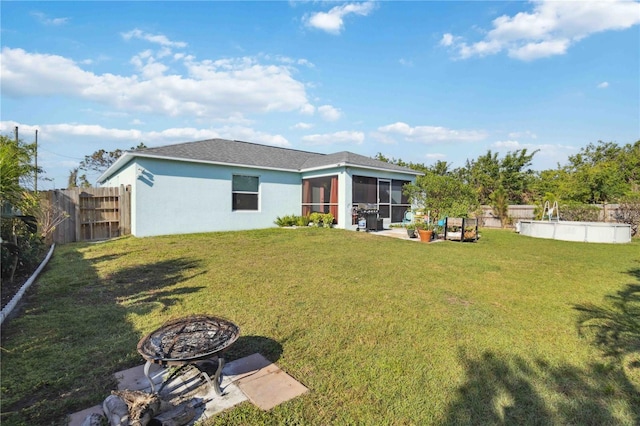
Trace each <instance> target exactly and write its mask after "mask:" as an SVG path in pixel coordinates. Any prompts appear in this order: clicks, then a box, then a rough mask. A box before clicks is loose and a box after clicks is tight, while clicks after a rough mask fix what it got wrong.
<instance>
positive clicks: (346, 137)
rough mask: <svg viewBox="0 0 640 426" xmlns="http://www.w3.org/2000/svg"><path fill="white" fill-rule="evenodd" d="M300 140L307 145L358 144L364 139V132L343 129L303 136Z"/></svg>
mask: <svg viewBox="0 0 640 426" xmlns="http://www.w3.org/2000/svg"><path fill="white" fill-rule="evenodd" d="M302 140H303V141H304V142H306V143H307V144H308V145H334V144H356V145H360V144H362V142H363V141H364V133H362V132H356V131H348V130H344V131H341V132H335V133H325V134H315V135H307V136H303V137H302Z"/></svg>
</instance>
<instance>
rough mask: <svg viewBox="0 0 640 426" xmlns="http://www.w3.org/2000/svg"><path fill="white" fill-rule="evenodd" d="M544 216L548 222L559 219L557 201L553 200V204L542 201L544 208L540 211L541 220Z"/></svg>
mask: <svg viewBox="0 0 640 426" xmlns="http://www.w3.org/2000/svg"><path fill="white" fill-rule="evenodd" d="M550 206H551V207H550ZM554 214H555V219H554V217H553V215H554ZM545 217H546V218H548V220H549V222H551V221H552V220H555V221H556V222H559V221H560V209H559V208H558V202H557V201H554V202H553V205H551V204H550V203H549V201H545V202H544V210H543V211H542V220H544V218H545Z"/></svg>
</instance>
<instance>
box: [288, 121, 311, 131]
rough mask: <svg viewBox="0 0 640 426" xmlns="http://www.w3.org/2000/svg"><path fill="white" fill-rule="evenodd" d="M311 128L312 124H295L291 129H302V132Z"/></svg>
mask: <svg viewBox="0 0 640 426" xmlns="http://www.w3.org/2000/svg"><path fill="white" fill-rule="evenodd" d="M312 127H313V124H311V123H303V122H300V123H296V124H295V125H294V126H293V128H294V129H303V130H307V129H310V128H312Z"/></svg>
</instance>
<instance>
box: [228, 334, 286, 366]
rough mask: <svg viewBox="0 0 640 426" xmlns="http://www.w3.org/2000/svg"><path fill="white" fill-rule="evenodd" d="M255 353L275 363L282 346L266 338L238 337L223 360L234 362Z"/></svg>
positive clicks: (280, 353)
mask: <svg viewBox="0 0 640 426" xmlns="http://www.w3.org/2000/svg"><path fill="white" fill-rule="evenodd" d="M256 352H257V353H260V354H262V355H263V356H264V357H265V358H266V359H268V360H269V361H271V362H276V361H277V360H278V359H280V356H281V355H282V345H281V344H280V343H278V342H276V341H275V340H272V339H269V338H268V337H262V336H240V337H238V340H236V342H235V343H234V344H233V345H232V346H231V347H230V348H229V351H228V352H227V354H226V355H225V358H227V359H229V360H234V359H239V358H243V357H245V356H249V355H252V354H255V353H256Z"/></svg>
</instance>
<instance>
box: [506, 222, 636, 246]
mask: <svg viewBox="0 0 640 426" xmlns="http://www.w3.org/2000/svg"><path fill="white" fill-rule="evenodd" d="M516 230H517V231H518V232H520V234H522V235H527V236H529V237H535V238H549V239H553V240H563V241H579V242H585V243H628V242H631V225H628V224H626V223H607V222H564V221H543V220H521V221H520V222H518V226H517V227H516Z"/></svg>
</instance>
